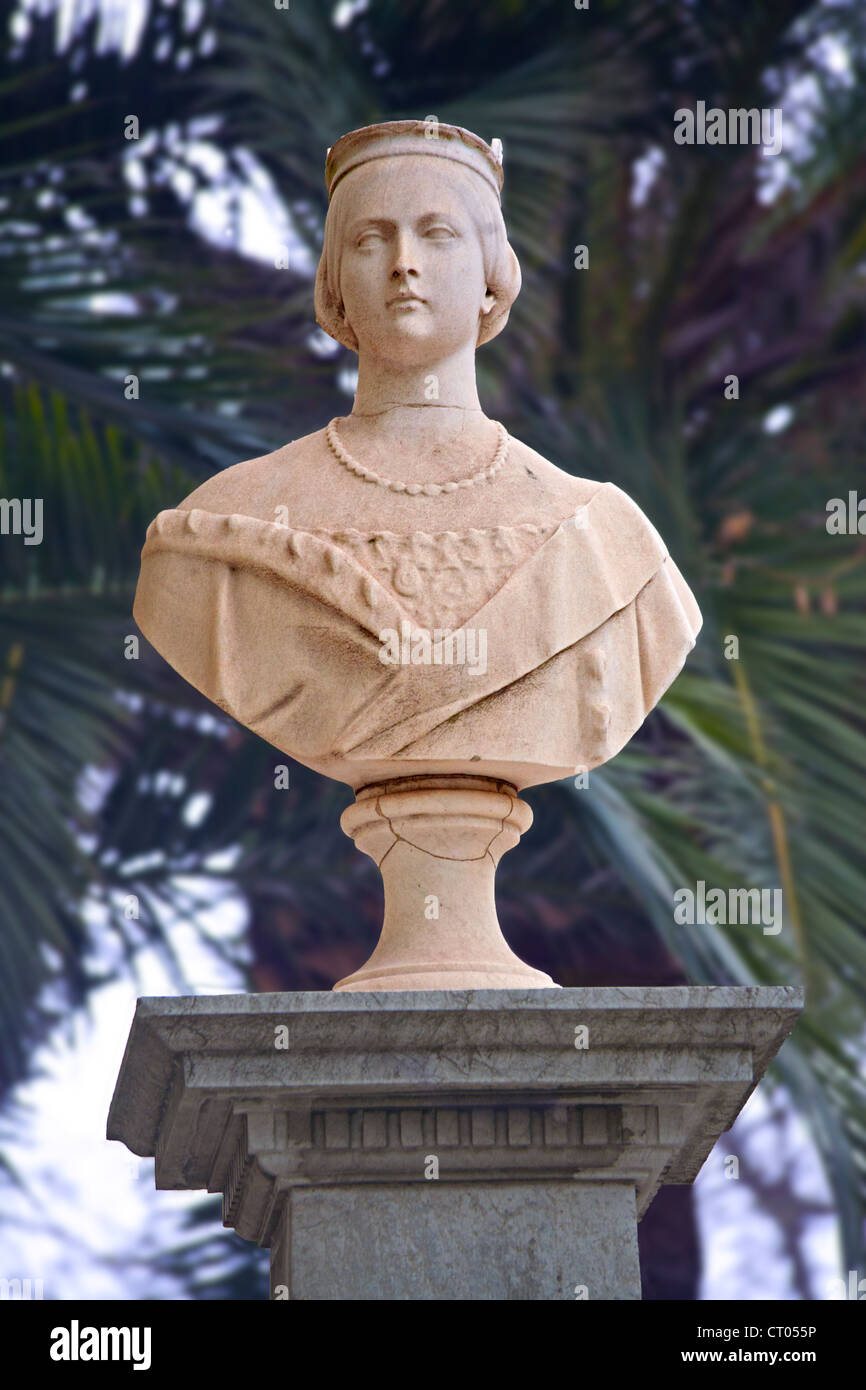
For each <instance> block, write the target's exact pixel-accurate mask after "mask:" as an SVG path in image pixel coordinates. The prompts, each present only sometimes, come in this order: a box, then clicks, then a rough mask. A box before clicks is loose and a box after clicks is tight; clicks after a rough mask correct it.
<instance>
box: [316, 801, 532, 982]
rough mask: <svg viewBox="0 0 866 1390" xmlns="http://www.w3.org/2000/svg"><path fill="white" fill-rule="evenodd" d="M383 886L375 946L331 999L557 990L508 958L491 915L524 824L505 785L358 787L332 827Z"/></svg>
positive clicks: (523, 811)
mask: <svg viewBox="0 0 866 1390" xmlns="http://www.w3.org/2000/svg"><path fill="white" fill-rule="evenodd" d="M340 824H341V826H342V827H343V830H344V831H345V832H346V834H347V835H349V836H351V838H352V839H353V840H354V841H355V844H356V845H357V847H358V849H360V850H362V851H363V853H364V854H368V855H369V856H370V858H371V859H373V860H375V862H376V864H377V865H378V867H379V870H380V872H381V874H382V880H383V883H384V886H385V920H384V923H383V926H382V935H381V936H380V938H379V942H378V944H377V946H376V949H375V950H374V952H373V954H372V955H371V957H370V959H369V960H368V961H367V963H366V965H364V966H362V967H361V969H360V970H356V971H355V973H354V974H353V975H347V976H346V978H345V979H343V980H339V981H338V982H337V984H336V985H335V986H334V989H336V990H364V991H370V990H383V989H387V990H392V989H395V990H422V989H423V990H428V989H460V990H464V989H526V988H532V987H533V986H534V987H535V988H542V989H543V988H548V989H556V988H557V986H556V985H554V982H553V980H552V979H551V978H550V976H549V975H545V974H544V972H543V971H541V970H533V968H532V966H530V965H526V964H524V962H523V961H522V960H521V959H520V958H519V956H516V955H515V954H514V952H513V951H512V950H511V947H510V946H509V945H508V943H507V942H506V940H505V937H504V936H503V935H502V928H501V927H500V925H499V918H498V917H497V915H496V902H495V898H494V888H493V879H494V875H495V873H496V866H497V864H498V863H499V860H500V859H501V858H502V856H503V854H504V853H505V851H506V850H509V849H513V848H514V846H515V845H516V844H517V842H518V840H519V839H520V837H521V835H522V834H523V832H524V830H528V829H529V827H530V825H531V824H532V811H531V809H530V807H529V806H528V805H527V803H526V802H525V801H521V800H520V798H519V797H518V795H517V791H516V790H515V788H514V787H512V786H511V785H510V784H509V783H508V782H497V781H496V780H495V779H494V778H492V777H464V776H460V777H430V776H422V777H402V778H399V779H397V780H396V781H392V782H384V783H381V784H380V785H378V786H373V787H365V788H364V789H363V791H360V792H359V793H358V796H357V799H356V801H355V803H354V805H352V806H349V807H347V809H346V810H345V811H344V812H343V815H342V817H341V818H340Z"/></svg>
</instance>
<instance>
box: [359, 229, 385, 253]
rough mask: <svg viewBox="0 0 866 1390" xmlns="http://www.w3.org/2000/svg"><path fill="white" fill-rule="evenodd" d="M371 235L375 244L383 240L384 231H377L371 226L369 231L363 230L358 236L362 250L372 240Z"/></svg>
mask: <svg viewBox="0 0 866 1390" xmlns="http://www.w3.org/2000/svg"><path fill="white" fill-rule="evenodd" d="M371 237H372V238H373V244H374V245H375V243H376V242H377V241H381V240H382V233H381V232H377V231H376V229H375V228H374V227H371V228H370V230H369V231H366V232H362V233H361V235H360V236H359V237H358V241H357V245H358V246H359V247H360V249H361V250H362V251H363V250H364V249H365V246H366V245H367V244H368V243H369V242H370V238H371Z"/></svg>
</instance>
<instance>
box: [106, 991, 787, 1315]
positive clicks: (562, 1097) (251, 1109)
mask: <svg viewBox="0 0 866 1390" xmlns="http://www.w3.org/2000/svg"><path fill="white" fill-rule="evenodd" d="M802 1007H803V994H802V990H800V989H799V988H794V987H781V986H779V987H769V988H729V987H720V988H710V987H691V988H675V989H668V988H665V989H651V988H622V989H615V988H605V989H530V990H525V991H519V990H474V991H466V992H456V991H453V992H452V991H448V992H438V991H437V992H432V991H431V992H423V993H421V992H412V993H401V992H393V993H391V992H388V993H379V994H365V993H324V992H323V993H315V994H298V993H292V994H249V995H218V996H209V997H197V998H189V999H141V1000H139V1003H138V1007H137V1009H136V1013H135V1018H134V1020H133V1025H132V1030H131V1032H130V1036H129V1041H128V1043H127V1046H126V1052H125V1054H124V1058H123V1063H122V1066H121V1069H120V1075H119V1078H118V1081H117V1087H116V1089H115V1093H114V1098H113V1101H112V1105H111V1111H110V1114H109V1119H108V1138H109V1139H116V1140H120V1141H121V1142H122V1143H124V1144H126V1145H127V1147H128V1148H130V1149H131V1150H132V1151H133V1153H136V1154H139V1155H141V1156H155V1158H156V1185H157V1187H158V1188H203V1189H207V1191H209V1192H221V1193H222V1194H223V1220H224V1224H225V1225H227V1226H232V1227H234V1229H235V1230H236V1231H238V1232H239V1234H240V1235H242V1236H244V1237H246V1238H247V1239H248V1240H255V1241H258V1243H259V1244H260V1245H262V1246H266V1247H268V1248H269V1249H270V1251H271V1287H272V1297H273V1298H276V1299H280V1298H293V1299H335V1300H336V1299H422V1300H425V1299H461V1300H462V1299H467V1300H472V1299H528V1300H532V1299H562V1298H565V1299H570V1300H573V1299H575V1298H579V1299H582V1298H589V1299H638V1298H640V1271H639V1267H638V1256H637V1223H638V1221H639V1220H640V1218H641V1216H642V1215H643V1213H644V1212H645V1211H646V1209H647V1207H648V1206H649V1203H650V1202H651V1201H652V1198H653V1196H654V1195H655V1193H656V1192H657V1190H658V1188H659V1187H660V1186H661V1184H662V1183H691V1182H692V1181H693V1180H694V1178H695V1177H696V1175H697V1173H698V1171H699V1169H700V1168H701V1165H702V1164H703V1162H704V1160H705V1159H706V1157H707V1155H708V1153H709V1152H710V1149H711V1148H712V1147H713V1144H714V1143H715V1141H716V1139H717V1138H718V1136H719V1135H720V1134H721V1133H722V1132H723V1131H724V1130H726V1129H729V1128H730V1126H731V1124H732V1123H733V1121H734V1119H735V1118H736V1116H737V1115H738V1113H739V1111H740V1109H741V1108H742V1106H743V1104H744V1102H745V1101H746V1099H747V1097H748V1096H749V1094H750V1093H751V1091H752V1090H753V1089H754V1087H755V1085H756V1084H757V1082H758V1081H759V1079H760V1078H761V1076H762V1075H763V1073H764V1071H765V1070H766V1067H767V1065H768V1064H769V1062H770V1060H771V1059H772V1057H773V1056H774V1054H775V1053H776V1052H777V1050H778V1049H779V1047H780V1046H781V1045H782V1043H783V1042H784V1040H785V1038H786V1037H787V1035H788V1034H789V1032H790V1031H791V1029H792V1028H793V1026H794V1024H795V1022H796V1020H797V1017H798V1016H799V1014H800V1012H801V1010H802Z"/></svg>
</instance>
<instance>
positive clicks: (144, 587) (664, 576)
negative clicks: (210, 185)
mask: <svg viewBox="0 0 866 1390" xmlns="http://www.w3.org/2000/svg"><path fill="white" fill-rule="evenodd" d="M325 173H326V181H327V184H328V191H329V200H330V201H329V208H328V214H327V219H326V224H325V234H324V247H323V251H322V257H321V261H320V264H319V269H318V274H317V278H316V287H315V305H316V317H317V319H318V322H319V323H320V325H321V327H322V328H323V329H324V330H325V331H326V332H327V333H329V334H330V335H331V336H332V337H334V338H336V339H337V340H338V341H339V342H341V343H342V344H344V345H345V346H347V347H349V348H350V349H352V350H353V351H354V352H356V353H357V355H358V385H357V390H356V394H355V400H354V406H353V409H352V412H351V413H350V414H349V415H347V416H345V417H343V418H338V419H336V420H334V421H331V422H330V424H329V425H328V426H327V427H326V428H323V429H321V430H318V431H316V432H315V433H313V434H310V435H306V436H305V437H304V438H302V439H297V440H293V441H292V442H291V443H289V444H286V445H284V446H283V447H282V448H280V449H277V450H275V452H273V453H270V454H267V455H265V456H264V457H262V458H257V459H251V460H249V461H247V462H244V463H239V464H237V465H236V466H234V467H232V468H228V469H226V470H225V471H223V472H221V473H219V474H217V475H216V476H215V477H213V478H211V479H209V480H208V481H207V482H205V483H204V484H203V485H202V486H201V487H199V488H197V489H196V490H195V491H194V492H193V493H191V494H190V496H189V497H187V498H186V499H185V500H184V501H182V502H181V503H180V504H179V505H178V506H177V508H175V509H173V510H168V511H164V512H161V513H160V515H159V516H158V517H157V518H156V520H155V521H154V522H153V523H152V524H151V526H150V528H149V529H148V533H147V539H146V543H145V545H144V549H143V551H142V564H141V575H140V579H139V584H138V590H137V594H136V599H135V608H134V615H135V619H136V621H137V623H138V625H139V627H140V628H141V630H142V632H143V633H144V634H145V636H146V637H147V638H148V639H149V641H150V642H151V643H152V644H153V645H154V646H155V647H156V648H157V650H158V651H159V652H161V653H162V655H163V656H164V657H165V658H166V660H167V661H169V662H170V663H171V665H172V666H174V667H175V669H176V670H177V671H179V672H180V674H181V675H182V676H184V677H185V678H186V679H187V680H188V681H190V682H191V683H192V684H193V685H194V686H195V687H196V688H197V689H199V690H200V691H202V692H203V693H204V694H205V695H207V696H208V698H209V699H211V700H213V701H214V702H215V703H216V704H217V705H219V706H220V707H221V708H222V709H224V710H225V711H227V712H228V713H229V714H230V715H232V716H233V717H234V718H235V719H237V720H238V721H239V722H240V723H241V724H244V725H246V726H247V727H249V728H250V729H253V730H254V731H255V732H256V733H258V734H260V735H261V737H262V738H264V739H266V740H268V741H269V742H270V743H271V744H273V745H274V746H275V747H276V748H278V749H280V750H281V751H282V752H283V753H285V754H288V755H290V756H291V757H292V758H295V759H297V760H298V761H299V762H302V763H304V764H306V765H307V766H308V767H311V768H313V769H315V770H317V771H319V772H321V773H323V774H325V775H326V776H329V777H333V778H336V779H338V780H340V781H343V782H346V783H348V784H349V786H351V787H352V789H353V790H354V792H355V794H356V802H355V804H354V805H353V806H350V807H349V809H348V810H347V811H346V812H345V813H344V816H343V820H342V824H343V827H344V829H345V830H346V831H347V833H349V834H351V835H352V836H353V837H354V838H355V840H356V843H357V844H358V845H359V848H361V849H363V850H364V851H365V852H366V853H369V854H370V855H371V856H372V857H373V858H374V859H375V860H376V862H377V864H379V865H380V868H382V873H383V877H384V878H385V887H386V910H385V924H384V928H383V934H382V938H381V940H380V942H379V945H378V946H377V948H376V951H375V952H374V954H373V957H371V959H370V961H369V962H368V963H367V965H366V966H365V967H364V968H363V969H362V970H360V971H358V972H356V974H355V975H354V976H351V977H349V978H348V979H347V980H345V981H341V982H339V984H338V985H337V986H336V987H337V988H343V989H346V988H348V989H428V988H429V989H437V988H442V987H453V988H473V987H488V986H490V987H492V986H495V985H498V986H502V987H512V986H514V987H518V986H522V987H525V986H526V985H527V984H530V985H532V984H535V985H539V986H543V985H547V986H549V985H551V984H552V983H553V982H552V981H551V980H550V978H549V977H548V976H546V975H542V974H541V973H540V972H538V971H533V970H531V969H530V968H529V967H528V966H526V965H524V964H523V963H522V962H521V961H519V960H518V959H517V957H515V956H514V955H513V953H512V952H510V950H509V949H508V947H507V946H506V944H505V942H504V940H503V939H502V937H501V933H500V932H499V926H498V923H497V921H496V913H495V906H494V902H493V871H494V869H495V865H496V862H497V861H498V859H499V857H500V855H501V854H502V853H503V852H504V851H505V850H506V849H508V848H510V847H511V846H512V845H514V844H516V843H517V839H518V838H519V835H520V833H521V831H522V830H524V829H526V827H527V825H528V824H530V823H531V812H530V811H529V808H528V806H526V803H525V802H523V801H521V800H520V798H519V797H518V795H517V794H518V793H519V792H520V791H521V790H522V789H523V788H525V787H528V786H532V785H534V784H538V783H542V782H548V781H552V780H557V779H560V778H563V777H566V776H569V775H571V774H574V773H575V772H577V771H583V770H589V769H591V768H594V767H597V766H598V765H600V764H601V763H604V762H605V761H607V760H608V759H609V758H611V757H613V756H614V754H615V753H617V752H618V751H619V749H621V748H622V747H623V745H624V744H625V743H626V742H627V741H628V740H629V739H630V738H631V737H632V735H633V734H634V733H635V731H636V730H637V729H638V728H639V726H640V725H641V723H642V722H643V720H644V718H645V717H646V715H647V713H648V712H649V711H650V710H651V709H652V708H653V706H654V705H655V704H656V702H657V701H658V700H659V699H660V697H661V696H662V694H663V693H664V691H665V690H666V689H667V687H668V685H669V684H670V683H671V681H672V680H673V679H674V677H675V676H676V674H677V672H678V671H679V670H680V668H681V666H682V664H683V662H684V660H685V658H686V656H687V654H688V652H689V651H690V649H691V648H692V646H693V645H694V642H695V638H696V634H697V632H698V630H699V628H700V622H701V619H700V613H699V610H698V607H697V604H696V603H695V600H694V598H693V596H692V594H691V592H690V590H689V588H688V586H687V585H686V583H685V580H684V579H683V577H682V575H681V574H680V572H679V570H678V569H677V567H676V565H675V563H674V561H673V559H672V558H671V557H670V556H669V555H668V553H667V549H666V547H665V545H664V543H663V541H662V540H661V538H660V536H659V535H658V533H657V532H656V530H655V529H654V528H653V526H652V525H651V524H650V522H649V521H648V520H647V518H646V517H645V516H644V515H643V513H642V512H641V511H640V509H639V508H638V507H637V506H636V505H635V504H634V503H633V502H632V501H631V500H630V499H629V498H628V497H627V496H626V495H625V494H624V493H623V492H621V491H620V489H619V488H617V487H615V486H614V485H613V484H611V483H605V482H598V481H595V480H592V479H586V478H579V477H574V476H572V475H571V474H570V473H566V472H564V471H563V470H561V469H560V468H557V467H556V466H555V465H554V464H553V463H551V462H549V461H548V460H547V459H544V458H542V457H541V456H540V455H539V454H537V453H536V452H535V451H534V450H532V449H530V448H529V447H528V446H527V445H525V444H523V443H521V442H520V441H519V440H518V439H515V438H514V437H513V436H511V435H509V434H508V433H507V432H506V431H505V429H504V428H503V426H502V425H500V424H499V423H498V422H496V421H494V420H491V419H489V418H488V417H487V416H486V415H485V414H484V412H483V410H482V408H481V405H480V402H479V398H478V393H477V389H476V382H475V360H474V357H475V351H476V349H477V348H478V347H479V346H480V345H481V344H483V343H485V342H487V341H489V340H490V339H491V338H492V337H494V336H495V335H496V334H497V333H499V332H501V331H502V330H503V329H504V328H505V326H506V324H507V322H508V315H509V310H510V308H511V305H512V303H513V302H514V300H515V298H516V296H517V294H518V292H519V289H520V269H519V266H518V263H517V259H516V257H515V255H514V252H513V251H512V249H511V247H510V246H509V244H508V237H507V232H506V228H505V224H504V220H503V217H502V211H501V207H500V192H501V188H502V182H503V168H502V163H501V161H500V158H499V157H498V154H497V152H495V151H494V149H493V148H491V147H490V146H488V145H487V144H486V143H485V142H484V141H483V140H481V139H479V138H478V137H477V136H476V135H474V134H472V133H471V132H469V131H466V130H463V129H461V128H459V127H456V126H447V125H443V124H441V123H438V124H437V123H433V124H432V125H431V122H430V121H427V122H415V121H393V122H387V123H384V124H381V125H374V126H368V127H365V128H364V129H362V130H357V131H352V132H350V133H349V134H348V135H345V136H343V137H342V138H341V139H340V140H338V141H337V143H336V144H335V145H334V146H333V147H332V148H331V149H330V151H329V152H328V156H327V161H326V168H325ZM515 350H519V344H516V345H515Z"/></svg>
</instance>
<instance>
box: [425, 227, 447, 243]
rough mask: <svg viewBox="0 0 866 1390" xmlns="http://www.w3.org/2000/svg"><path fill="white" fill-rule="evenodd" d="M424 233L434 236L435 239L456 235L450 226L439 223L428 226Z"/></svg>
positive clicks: (441, 239) (444, 238)
mask: <svg viewBox="0 0 866 1390" xmlns="http://www.w3.org/2000/svg"><path fill="white" fill-rule="evenodd" d="M424 235H425V236H428V237H433V238H434V240H435V241H445V240H446V239H450V238H452V237H453V236H454V232H453V231H452V230H451V228H450V227H444V226H439V225H437V226H435V227H428V228H427V231H426V232H425V233H424Z"/></svg>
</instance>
